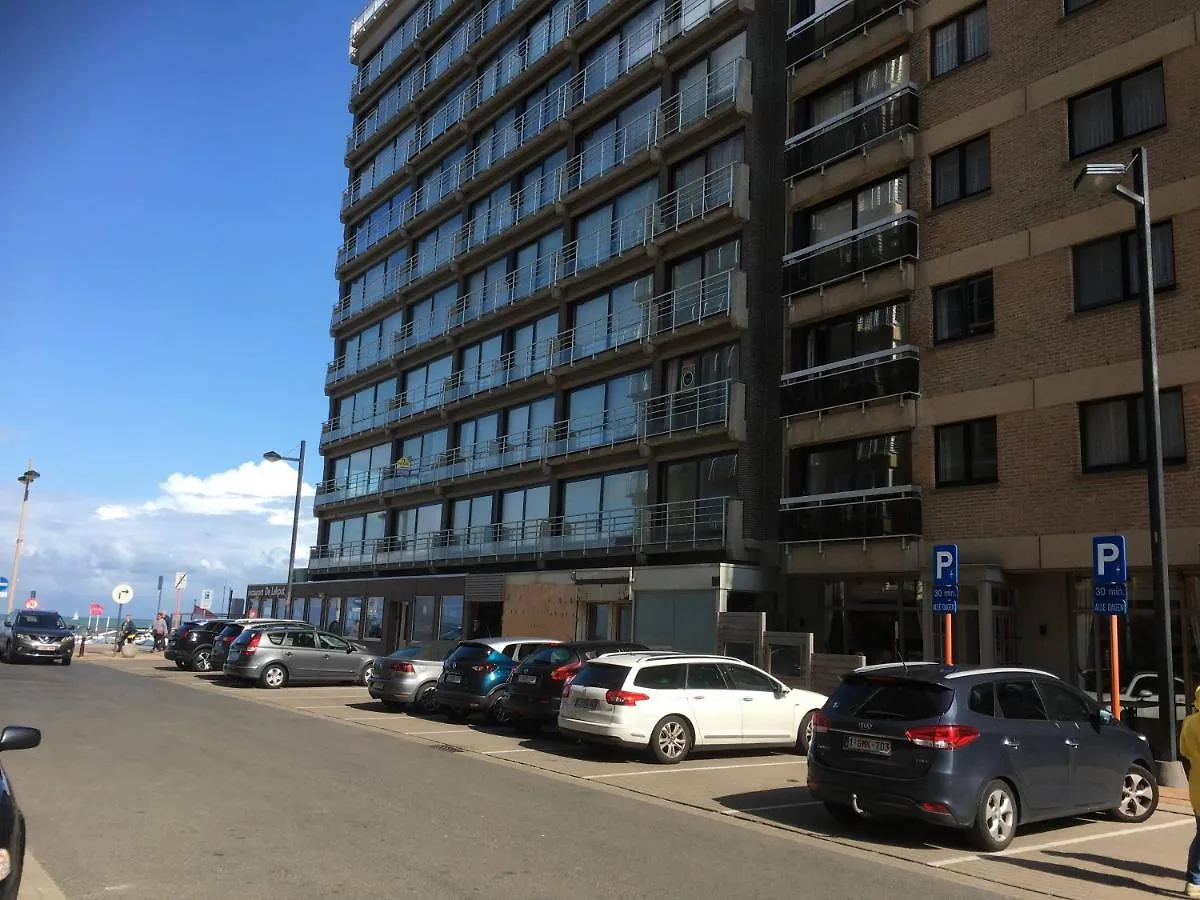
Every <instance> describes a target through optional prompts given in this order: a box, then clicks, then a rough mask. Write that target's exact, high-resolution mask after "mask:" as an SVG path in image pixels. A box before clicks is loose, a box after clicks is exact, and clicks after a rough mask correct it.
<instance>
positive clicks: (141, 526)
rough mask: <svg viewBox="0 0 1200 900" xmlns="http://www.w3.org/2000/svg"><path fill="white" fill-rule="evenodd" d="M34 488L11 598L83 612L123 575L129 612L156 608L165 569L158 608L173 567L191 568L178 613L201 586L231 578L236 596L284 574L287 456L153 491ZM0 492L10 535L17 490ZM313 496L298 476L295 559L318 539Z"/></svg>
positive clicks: (2, 523)
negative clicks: (122, 494) (31, 596)
mask: <svg viewBox="0 0 1200 900" xmlns="http://www.w3.org/2000/svg"><path fill="white" fill-rule="evenodd" d="M41 488H42V485H38V486H37V487H36V488H35V489H34V491H33V495H32V496H31V498H30V504H29V517H28V522H27V525H26V532H25V547H24V551H23V553H22V556H21V575H20V580H19V584H18V589H17V592H16V594H15V595H14V598H15V599H17V600H20V599H23V598H24V597H26V596H28V593H29V590H30V589H34V590H36V591H37V592H38V598H39V600H41V601H42V605H43V607H45V608H55V609H57V610H58V611H59V612H62V613H66V614H71V613H73V612H75V611H77V610H78V611H79V612H80V613H81V614H85V615H86V611H87V606H88V604H90V603H94V602H99V603H104V604H106V606H107V607H108V608H109V609H112V608H113V604H112V603H111V600H110V593H111V591H112V588H113V586H114V585H116V584H118V583H120V582H128V583H129V584H130V585H132V586H133V588H134V595H135V598H134V604H133V609H132V612H133V613H134V614H135V615H145V614H147V613H148V612H152V611H153V610H154V608H155V605H156V602H157V590H156V589H157V581H158V576H159V575H164V576H166V586H165V587H164V591H163V606H164V608H167V609H169V610H173V609H174V604H175V598H174V593H173V592H172V590H171V579H172V575H173V573H174V572H177V571H187V572H188V586H187V589H186V591H185V592H184V596H183V598H182V599H183V608H184V610H185V611H190V610H191V603H192V601H193V600H194V599H196V598H197V597H198V596H199V593H200V591H201V590H203V589H205V588H209V589H212V590H213V592H214V594H219V592H220V590H221V586H222V585H223V584H224V585H228V587H231V588H233V590H234V595H235V596H239V597H240V596H242V595H243V591H244V589H245V586H246V584H247V583H254V582H261V581H282V580H283V579H284V578H285V577H286V573H287V558H288V550H289V544H290V541H291V527H292V506H293V503H294V501H295V492H296V469H295V468H294V467H293V466H292V465H290V464H288V463H285V462H275V463H268V462H265V461H262V462H246V463H243V464H242V465H240V466H238V467H236V468H233V469H229V470H228V471H225V472H217V473H215V474H212V475H206V476H198V475H187V474H183V473H179V472H176V473H173V474H171V475H169V476H167V477H166V479H165V480H164V481H163V482H162V483H161V484H160V485H159V490H158V495H157V496H155V497H152V498H150V499H144V498H114V497H94V496H81V495H70V494H62V493H56V492H54V491H51V490H47V489H41ZM3 493H4V495H5V496H3V497H2V498H0V534H9V535H15V532H16V525H17V522H16V519H17V510H18V508H19V505H20V496H19V494H16V493H15V492H12V491H10V490H8V489H5V490H4V492H3ZM313 494H314V491H313V487H312V485H310V484H307V483H306V484H304V485H303V489H302V491H301V496H302V498H303V501H302V505H301V510H300V534H299V538H298V540H297V545H296V558H297V559H296V561H297V563H298V564H303V562H304V561H305V560H306V559H307V558H308V548H309V546H310V545H311V544H312V543H314V542H315V540H316V530H317V529H316V520H315V519H313V518H312V498H313ZM5 574H7V573H5ZM214 607H217V608H220V604H219V603H217V602H216V601H214Z"/></svg>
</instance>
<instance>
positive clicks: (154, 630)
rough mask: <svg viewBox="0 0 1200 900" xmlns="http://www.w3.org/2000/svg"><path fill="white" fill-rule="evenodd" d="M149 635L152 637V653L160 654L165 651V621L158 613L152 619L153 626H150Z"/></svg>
mask: <svg viewBox="0 0 1200 900" xmlns="http://www.w3.org/2000/svg"><path fill="white" fill-rule="evenodd" d="M150 633H151V634H152V635H154V652H155V653H161V652H163V651H164V650H166V649H167V620H166V617H165V616H164V615H163V614H162V613H161V612H160V613H159V614H158V615H157V616H155V617H154V624H153V625H151V626H150Z"/></svg>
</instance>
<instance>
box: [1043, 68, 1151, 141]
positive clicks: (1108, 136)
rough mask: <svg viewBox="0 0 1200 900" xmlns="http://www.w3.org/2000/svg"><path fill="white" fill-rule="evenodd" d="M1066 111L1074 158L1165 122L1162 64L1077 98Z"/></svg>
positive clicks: (1071, 101)
mask: <svg viewBox="0 0 1200 900" xmlns="http://www.w3.org/2000/svg"><path fill="white" fill-rule="evenodd" d="M1067 110H1068V113H1067V115H1068V118H1069V120H1070V135H1071V138H1070V143H1071V156H1073V157H1074V156H1082V155H1083V154H1085V153H1091V152H1092V151H1093V150H1099V149H1100V148H1101V147H1108V146H1111V145H1112V144H1117V143H1120V142H1121V141H1123V140H1125V139H1126V138H1131V137H1134V136H1136V135H1139V134H1145V133H1146V132H1147V131H1153V130H1154V129H1155V128H1159V127H1161V126H1163V125H1166V124H1167V95H1166V91H1165V89H1164V87H1163V70H1162V65H1161V64H1160V65H1156V66H1154V68H1152V69H1146V70H1144V71H1141V72H1137V73H1136V74H1133V75H1126V76H1125V77H1124V78H1119V79H1117V80H1116V81H1111V82H1109V83H1108V84H1106V85H1104V86H1103V87H1099V88H1096V89H1095V90H1094V91H1089V92H1088V93H1086V94H1081V95H1080V96H1078V97H1074V98H1072V99H1071V100H1070V102H1069V103H1068V105H1067Z"/></svg>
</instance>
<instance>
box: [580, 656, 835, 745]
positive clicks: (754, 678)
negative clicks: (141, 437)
mask: <svg viewBox="0 0 1200 900" xmlns="http://www.w3.org/2000/svg"><path fill="white" fill-rule="evenodd" d="M825 700H826V698H825V697H824V696H822V695H821V694H815V693H813V692H812V691H803V690H797V689H795V688H789V687H787V686H786V685H784V684H782V683H781V682H779V681H777V680H776V679H774V678H772V677H771V676H770V675H768V674H767V673H766V672H764V671H763V670H762V669H758V668H755V667H754V666H752V665H749V664H748V663H745V662H742V661H741V660H740V659H734V658H733V657H729V656H705V655H694V654H686V653H674V652H656V651H649V652H636V653H607V654H605V655H604V656H600V657H597V658H596V659H594V660H592V661H591V662H589V663H587V664H586V665H585V666H584V667H583V668H582V669H580V670H579V673H578V674H577V675H576V676H575V677H574V678H573V679H571V681H570V682H569V684H568V685H567V687H566V688H565V689H564V691H563V701H562V706H561V707H560V709H559V713H558V730H559V732H560V733H561V734H562V735H563V736H565V737H570V738H576V739H578V740H581V741H585V742H589V743H598V744H615V745H619V746H626V747H637V748H639V749H643V750H645V749H648V750H649V751H650V753H651V754H652V755H653V757H654V758H655V759H656V760H657V761H658V762H661V763H678V762H682V761H683V760H684V759H686V758H687V756H688V754H689V753H691V752H692V750H693V749H697V750H699V749H703V750H727V749H731V748H764V747H789V748H795V749H796V750H797V751H798V752H800V753H807V752H808V745H809V741H810V740H811V737H812V719H813V713H815V712H816V711H817V710H819V709H820V708H821V707H822V706H824V705H825Z"/></svg>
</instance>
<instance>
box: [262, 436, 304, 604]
mask: <svg viewBox="0 0 1200 900" xmlns="http://www.w3.org/2000/svg"><path fill="white" fill-rule="evenodd" d="M304 449H305V442H304V441H301V442H300V455H299V456H283V455H282V454H279V453H276V452H275V451H274V450H268V451H267V452H266V453H264V454H263V459H265V460H266V461H267V462H294V463H296V505H295V507H294V508H293V510H292V549H291V551H290V552H289V553H288V570H287V596H286V598H285V600H284V603H285V604H286V608H287V615H291V612H292V583H293V582H294V580H295V575H294V574H293V573H294V571H295V569H296V535H297V533H298V532H299V530H300V491H301V490H302V489H303V488H304Z"/></svg>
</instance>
